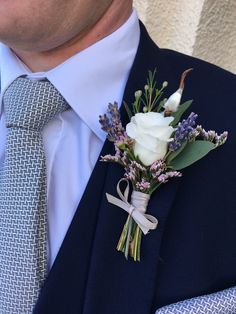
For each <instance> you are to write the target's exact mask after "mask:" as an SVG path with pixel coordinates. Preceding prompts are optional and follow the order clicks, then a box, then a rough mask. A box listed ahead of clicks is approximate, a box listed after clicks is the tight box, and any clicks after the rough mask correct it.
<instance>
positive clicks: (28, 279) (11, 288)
mask: <svg viewBox="0 0 236 314" xmlns="http://www.w3.org/2000/svg"><path fill="white" fill-rule="evenodd" d="M3 102H4V108H5V112H6V127H7V128H8V134H7V141H6V153H5V162H4V166H3V168H2V169H1V174H0V314H15V313H19V314H30V313H32V311H33V307H34V305H35V303H36V300H37V298H38V294H39V292H40V289H41V287H42V285H43V282H44V279H45V276H46V262H47V256H46V253H47V228H46V227H47V219H46V217H47V199H46V192H47V188H46V165H45V155H44V149H43V140H42V134H41V131H42V129H43V127H44V126H45V125H46V124H47V123H48V122H49V121H50V120H51V119H52V118H54V117H55V116H56V115H57V114H59V113H61V112H63V111H65V110H67V109H68V104H67V103H66V102H65V100H64V98H63V97H62V96H61V95H60V94H59V93H58V91H57V90H56V89H55V87H54V86H53V85H52V84H51V83H50V82H48V81H46V80H45V81H31V80H28V79H26V78H18V79H17V80H15V81H14V82H13V83H12V84H11V85H10V87H9V88H8V89H7V90H6V92H5V94H4V98H3Z"/></svg>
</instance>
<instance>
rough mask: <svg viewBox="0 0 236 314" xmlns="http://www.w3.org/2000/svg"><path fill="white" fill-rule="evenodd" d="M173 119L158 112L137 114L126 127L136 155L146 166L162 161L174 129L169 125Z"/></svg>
mask: <svg viewBox="0 0 236 314" xmlns="http://www.w3.org/2000/svg"><path fill="white" fill-rule="evenodd" d="M173 120H174V118H173V117H164V116H163V115H162V114H161V113H158V112H147V113H136V114H135V116H133V117H132V118H131V121H130V123H128V124H127V126H126V132H127V134H128V136H129V137H131V138H132V139H134V141H135V144H134V154H135V156H138V157H139V159H140V160H141V161H142V163H143V164H144V165H145V166H150V165H151V164H152V163H153V162H154V161H156V160H159V159H162V158H163V157H164V156H165V154H166V152H167V146H168V142H169V141H170V136H171V134H172V133H173V131H174V128H172V127H171V126H169V124H170V123H171V122H172V121H173Z"/></svg>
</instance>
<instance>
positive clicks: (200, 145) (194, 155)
mask: <svg viewBox="0 0 236 314" xmlns="http://www.w3.org/2000/svg"><path fill="white" fill-rule="evenodd" d="M214 148H215V145H214V144H213V143H212V142H209V141H195V142H191V143H188V144H187V145H186V147H185V149H184V150H183V151H182V152H181V153H180V154H179V155H178V156H177V157H176V158H175V159H173V160H172V162H171V163H170V166H171V167H172V168H173V169H174V170H181V169H183V168H186V167H188V166H190V165H192V164H193V163H195V162H196V161H198V160H199V159H201V158H203V157H204V156H206V155H207V154H208V153H209V152H210V151H211V150H212V149H214Z"/></svg>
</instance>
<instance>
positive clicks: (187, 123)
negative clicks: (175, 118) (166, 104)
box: [169, 112, 197, 151]
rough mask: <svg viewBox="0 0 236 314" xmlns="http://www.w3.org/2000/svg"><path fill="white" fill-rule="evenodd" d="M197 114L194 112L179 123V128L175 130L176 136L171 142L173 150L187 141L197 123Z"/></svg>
mask: <svg viewBox="0 0 236 314" xmlns="http://www.w3.org/2000/svg"><path fill="white" fill-rule="evenodd" d="M196 119H197V114H195V113H194V112H192V113H191V114H190V115H189V116H188V118H187V119H186V120H185V119H184V120H183V121H182V122H180V123H179V124H178V127H177V130H176V132H175V137H174V140H173V141H172V142H170V144H169V149H170V150H171V151H176V150H177V149H179V148H180V147H181V146H182V144H183V142H185V141H186V140H187V139H188V137H189V136H190V135H191V133H192V132H193V130H194V126H195V125H196Z"/></svg>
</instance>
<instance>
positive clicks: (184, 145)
mask: <svg viewBox="0 0 236 314" xmlns="http://www.w3.org/2000/svg"><path fill="white" fill-rule="evenodd" d="M187 144H188V142H187V141H185V142H184V143H183V144H182V145H181V147H180V148H179V149H177V150H176V151H174V152H172V153H171V154H170V155H169V156H168V157H167V160H166V164H167V165H169V164H170V162H171V161H172V160H174V159H175V158H176V157H177V156H178V155H179V154H180V153H181V152H182V151H183V150H184V148H185V147H186V145H187Z"/></svg>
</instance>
